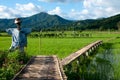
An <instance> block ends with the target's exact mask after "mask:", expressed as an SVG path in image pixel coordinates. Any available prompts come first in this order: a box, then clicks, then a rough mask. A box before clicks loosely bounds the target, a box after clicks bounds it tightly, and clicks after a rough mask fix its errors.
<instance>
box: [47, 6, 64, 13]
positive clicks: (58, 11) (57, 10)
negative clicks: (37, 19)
mask: <svg viewBox="0 0 120 80" xmlns="http://www.w3.org/2000/svg"><path fill="white" fill-rule="evenodd" d="M48 13H49V14H58V15H61V13H62V11H61V9H60V7H56V8H55V9H53V10H51V11H48Z"/></svg>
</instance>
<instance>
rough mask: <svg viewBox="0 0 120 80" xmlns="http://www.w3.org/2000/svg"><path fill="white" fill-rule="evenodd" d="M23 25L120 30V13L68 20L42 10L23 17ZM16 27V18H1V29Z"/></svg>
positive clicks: (61, 28)
mask: <svg viewBox="0 0 120 80" xmlns="http://www.w3.org/2000/svg"><path fill="white" fill-rule="evenodd" d="M21 19H22V26H23V27H29V28H32V29H33V31H40V30H41V29H42V30H95V29H96V30H108V29H109V30H120V14H118V15H115V16H111V17H108V18H98V19H86V20H76V21H74V20H67V19H64V18H62V17H60V16H58V15H49V14H48V13H46V12H41V13H38V14H35V15H32V16H30V17H25V18H21ZM13 27H16V25H15V24H14V19H0V31H5V29H6V28H13Z"/></svg>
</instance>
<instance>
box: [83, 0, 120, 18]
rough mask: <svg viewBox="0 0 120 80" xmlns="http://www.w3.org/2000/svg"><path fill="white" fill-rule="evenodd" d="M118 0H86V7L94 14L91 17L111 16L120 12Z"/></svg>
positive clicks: (84, 3)
mask: <svg viewBox="0 0 120 80" xmlns="http://www.w3.org/2000/svg"><path fill="white" fill-rule="evenodd" d="M119 3H120V1H118V0H84V2H83V6H84V9H85V10H87V11H88V12H89V14H87V15H93V16H91V17H89V18H99V17H109V16H112V15H115V14H118V13H120V8H119V7H120V5H119Z"/></svg>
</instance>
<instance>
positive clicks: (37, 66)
mask: <svg viewBox="0 0 120 80" xmlns="http://www.w3.org/2000/svg"><path fill="white" fill-rule="evenodd" d="M63 74H64V72H63V71H62V69H61V67H60V64H59V60H58V58H57V57H56V56H37V57H34V58H32V59H31V60H30V61H29V62H28V64H27V65H26V66H25V68H24V69H23V70H22V71H21V72H20V73H19V74H18V75H16V77H14V79H13V80H65V79H64V77H65V75H63Z"/></svg>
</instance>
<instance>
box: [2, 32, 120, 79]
mask: <svg viewBox="0 0 120 80" xmlns="http://www.w3.org/2000/svg"><path fill="white" fill-rule="evenodd" d="M54 33H55V34H58V33H61V32H33V33H31V34H30V35H29V36H28V45H27V48H26V49H25V51H26V54H27V55H29V56H36V55H57V56H58V58H60V59H63V58H65V57H66V56H68V55H70V54H71V53H74V52H76V51H77V50H79V49H81V48H83V47H84V46H86V45H88V44H90V43H92V42H95V41H97V40H103V45H102V46H100V47H99V48H98V49H97V50H95V51H94V52H93V53H92V54H91V55H90V57H88V59H86V60H84V61H82V63H81V64H80V65H76V63H75V62H73V66H72V68H71V69H70V70H69V69H65V73H66V75H67V77H68V80H81V79H82V80H120V63H119V61H120V32H119V31H84V32H77V35H78V34H80V35H81V36H77V35H74V34H73V32H72V31H67V32H64V34H66V36H62V37H61V35H60V36H59V37H58V36H52V37H51V36H39V35H41V34H42V35H45V34H52V35H53V34H54ZM0 34H1V35H2V36H0V51H7V50H8V49H9V47H10V45H11V36H8V35H7V34H6V33H0ZM75 34H76V33H75ZM86 34H89V35H90V36H87V35H86ZM0 57H2V56H0ZM3 57H4V56H3ZM5 57H8V58H7V59H8V62H6V65H7V66H8V67H4V65H3V66H2V67H1V69H0V77H2V78H0V79H1V80H10V79H11V78H12V77H13V76H14V74H16V73H17V71H18V70H15V71H14V67H16V66H17V68H18V69H20V68H21V66H22V65H20V66H18V63H19V62H17V61H16V57H17V58H21V57H19V56H18V54H17V50H16V51H15V52H10V53H8V55H7V56H6V55H5ZM81 59H82V56H81ZM0 60H1V59H0ZM14 60H15V61H14ZM9 61H13V62H14V63H13V64H12V65H11V63H10V62H9ZM16 64H17V65H16ZM66 68H67V66H66ZM68 68H69V67H68ZM76 69H77V70H76ZM67 70H68V71H67ZM108 73H109V74H108Z"/></svg>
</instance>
